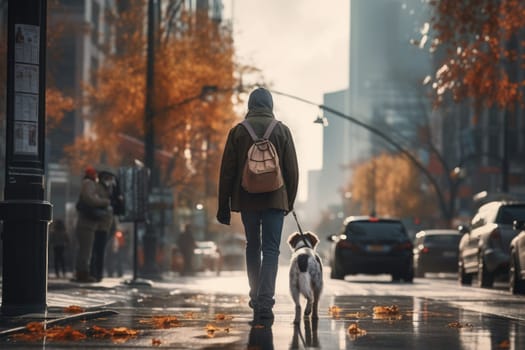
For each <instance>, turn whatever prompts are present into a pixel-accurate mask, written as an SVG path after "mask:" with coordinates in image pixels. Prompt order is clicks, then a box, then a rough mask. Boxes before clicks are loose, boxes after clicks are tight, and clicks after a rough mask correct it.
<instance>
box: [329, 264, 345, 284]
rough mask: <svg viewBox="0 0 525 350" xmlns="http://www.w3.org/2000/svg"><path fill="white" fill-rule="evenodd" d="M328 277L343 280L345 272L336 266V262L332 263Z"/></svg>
mask: <svg viewBox="0 0 525 350" xmlns="http://www.w3.org/2000/svg"><path fill="white" fill-rule="evenodd" d="M330 278H331V279H334V280H343V279H345V274H344V273H343V272H341V270H340V269H339V268H337V264H336V263H335V261H334V263H333V265H332V270H331V271H330Z"/></svg>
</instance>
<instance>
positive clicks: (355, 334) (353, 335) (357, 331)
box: [347, 323, 366, 340]
mask: <svg viewBox="0 0 525 350" xmlns="http://www.w3.org/2000/svg"><path fill="white" fill-rule="evenodd" d="M347 331H348V334H349V335H350V339H352V340H356V339H357V338H359V337H362V336H364V335H366V331H365V330H364V329H362V328H359V326H358V325H357V323H352V324H350V326H348V329H347Z"/></svg>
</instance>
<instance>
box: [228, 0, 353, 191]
mask: <svg viewBox="0 0 525 350" xmlns="http://www.w3.org/2000/svg"><path fill="white" fill-rule="evenodd" d="M349 4H350V0H323V1H318V0H285V1H283V0H224V16H225V18H231V17H232V16H233V26H234V27H233V28H234V40H235V45H236V52H237V59H238V60H239V61H241V62H242V63H245V64H250V65H253V66H256V67H258V68H260V69H261V70H262V74H263V75H264V77H265V79H266V81H269V82H271V83H272V84H273V89H274V90H277V91H282V92H285V93H288V94H291V95H295V96H298V97H301V98H304V99H307V100H310V101H312V102H315V103H316V104H321V103H322V102H323V94H324V93H327V92H332V91H337V90H341V89H345V88H347V87H348V67H349V60H348V51H349V30H350V24H349V17H350V10H349V7H350V6H349ZM274 109H275V113H276V117H277V118H278V119H280V120H282V121H283V122H284V123H285V124H286V125H288V126H289V127H290V128H291V130H292V133H293V134H294V140H295V143H296V148H297V153H298V159H299V166H300V170H301V174H300V193H299V200H305V199H306V188H307V182H306V181H307V171H308V170H310V169H319V168H320V167H321V161H322V159H321V158H322V157H321V147H322V127H321V126H320V125H319V124H313V120H314V119H315V118H316V116H317V114H318V113H319V111H318V109H317V107H315V106H309V105H308V104H305V103H302V102H297V101H294V100H291V99H289V98H285V97H279V96H275V95H274Z"/></svg>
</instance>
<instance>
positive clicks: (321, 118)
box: [314, 115, 328, 126]
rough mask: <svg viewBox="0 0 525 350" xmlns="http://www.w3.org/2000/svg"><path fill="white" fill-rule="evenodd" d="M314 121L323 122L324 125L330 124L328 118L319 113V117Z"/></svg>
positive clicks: (316, 122)
mask: <svg viewBox="0 0 525 350" xmlns="http://www.w3.org/2000/svg"><path fill="white" fill-rule="evenodd" d="M314 123H315V124H321V125H322V126H328V119H326V118H325V117H321V116H320V115H318V116H317V118H315V120H314Z"/></svg>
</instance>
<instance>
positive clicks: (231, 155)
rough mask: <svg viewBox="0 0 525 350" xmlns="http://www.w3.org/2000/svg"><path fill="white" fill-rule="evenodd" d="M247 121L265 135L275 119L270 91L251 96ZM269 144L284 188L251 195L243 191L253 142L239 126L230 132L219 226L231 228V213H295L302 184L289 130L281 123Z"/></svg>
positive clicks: (220, 183) (221, 174)
mask: <svg viewBox="0 0 525 350" xmlns="http://www.w3.org/2000/svg"><path fill="white" fill-rule="evenodd" d="M246 119H247V120H248V121H249V123H250V124H251V126H252V127H253V129H254V130H255V133H256V134H257V135H258V136H262V135H263V134H264V132H265V131H266V128H267V127H268V125H269V124H270V122H271V120H272V119H275V117H274V115H273V101H272V95H271V94H270V92H269V91H268V90H266V89H263V88H259V89H257V90H254V91H253V92H252V93H251V94H250V97H249V99H248V113H247V115H246ZM270 141H271V142H272V143H273V144H274V145H275V148H276V149H277V153H278V154H279V162H280V166H281V171H282V175H283V180H284V186H283V187H281V188H280V189H278V190H276V191H273V192H267V193H257V194H253V193H248V192H246V191H245V190H244V189H243V188H242V187H241V176H242V172H243V167H244V163H245V161H246V155H247V153H248V149H249V148H250V146H251V145H252V144H253V140H252V138H251V137H250V134H249V133H248V131H247V130H246V128H245V127H244V126H242V125H241V124H240V123H239V124H237V125H236V126H235V127H233V128H232V129H231V130H230V132H229V134H228V138H227V140H226V145H225V147H224V154H223V157H222V163H221V169H220V179H219V203H218V204H219V208H218V212H217V219H218V220H219V222H221V223H223V224H229V223H230V211H235V212H240V211H255V210H264V209H282V210H284V211H285V212H287V213H288V212H290V211H292V210H293V206H294V202H295V198H296V196H297V187H298V184H299V169H298V165H297V155H296V153H295V146H294V142H293V138H292V134H291V132H290V129H289V128H288V127H287V126H286V125H284V124H283V123H282V122H280V123H278V124H277V125H276V127H275V128H274V130H273V132H272V134H271V135H270Z"/></svg>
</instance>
